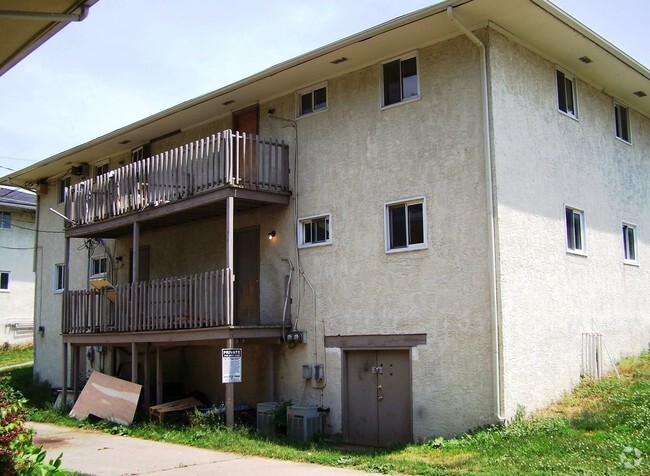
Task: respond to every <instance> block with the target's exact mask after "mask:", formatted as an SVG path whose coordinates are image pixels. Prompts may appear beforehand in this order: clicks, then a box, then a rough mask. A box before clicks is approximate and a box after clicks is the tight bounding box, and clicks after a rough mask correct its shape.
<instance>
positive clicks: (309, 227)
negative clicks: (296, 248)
mask: <svg viewBox="0 0 650 476" xmlns="http://www.w3.org/2000/svg"><path fill="white" fill-rule="evenodd" d="M298 243H299V244H300V247H301V248H306V247H310V246H318V245H329V244H331V243H332V239H331V235H330V215H329V214H327V215H317V216H311V217H305V218H301V219H300V220H298Z"/></svg>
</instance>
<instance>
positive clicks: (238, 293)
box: [234, 227, 260, 326]
mask: <svg viewBox="0 0 650 476" xmlns="http://www.w3.org/2000/svg"><path fill="white" fill-rule="evenodd" d="M234 251H235V263H234V264H235V325H237V326H257V325H259V323H260V229H259V228H258V227H253V228H244V229H242V230H236V231H235V250H234Z"/></svg>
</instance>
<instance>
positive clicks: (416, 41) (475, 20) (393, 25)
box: [0, 0, 650, 186]
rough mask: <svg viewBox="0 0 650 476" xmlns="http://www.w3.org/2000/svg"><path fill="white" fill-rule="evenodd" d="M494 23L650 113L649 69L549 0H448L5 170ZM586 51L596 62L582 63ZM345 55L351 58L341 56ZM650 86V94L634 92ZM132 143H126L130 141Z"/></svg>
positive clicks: (196, 119)
mask: <svg viewBox="0 0 650 476" xmlns="http://www.w3.org/2000/svg"><path fill="white" fill-rule="evenodd" d="M448 6H453V7H454V12H455V15H456V17H457V18H458V19H459V20H460V21H461V22H463V24H465V26H467V27H468V28H470V29H471V30H476V29H479V28H482V27H486V26H488V25H490V26H491V27H493V28H495V29H497V30H498V31H500V32H502V33H504V34H505V35H507V36H509V37H510V38H512V39H513V40H514V41H517V42H519V43H521V44H522V45H524V46H526V47H527V48H529V49H531V50H533V51H535V52H536V53H538V54H540V55H542V56H543V57H545V58H546V59H548V60H549V61H551V62H554V63H556V64H558V65H559V66H561V67H563V68H565V69H566V70H568V71H569V72H571V73H573V74H575V75H576V76H577V77H578V78H580V79H581V80H583V81H586V82H588V83H590V84H591V85H593V86H594V87H596V88H597V89H598V90H600V91H603V92H605V93H607V94H609V95H611V96H613V97H615V98H617V99H619V100H620V101H623V102H624V103H625V104H627V105H628V106H630V107H631V108H633V109H635V110H637V111H639V112H640V113H641V114H643V115H645V116H648V117H650V71H649V70H648V69H647V68H646V67H644V66H643V65H641V64H640V63H638V62H637V61H635V60H634V59H632V58H630V57H629V56H628V55H626V54H625V53H624V52H622V51H621V50H619V49H617V48H616V47H615V46H613V45H612V44H610V43H609V42H607V41H606V40H605V39H603V38H602V37H600V36H598V35H597V34H596V33H594V32H593V31H591V30H589V29H588V28H587V27H585V26H584V25H582V24H581V23H579V22H578V21H576V20H575V19H573V18H572V17H570V16H569V15H568V14H566V13H564V12H563V11H562V10H560V9H558V8H557V7H555V6H554V5H553V4H551V3H550V2H548V1H546V0H498V1H497V0H448V1H445V2H442V3H438V4H436V5H433V6H431V7H428V8H425V9H422V10H419V11H417V12H414V13H411V14H408V15H404V16H402V17H399V18H396V19H394V20H391V21H389V22H386V23H383V24H381V25H378V26H376V27H373V28H371V29H369V30H365V31H362V32H360V33H357V34H355V35H353V36H350V37H347V38H344V39H343V40H340V41H338V42H335V43H332V44H329V45H327V46H324V47H322V48H319V49H317V50H314V51H311V52H309V53H307V54H305V55H302V56H299V57H297V58H294V59H291V60H289V61H286V62H284V63H280V64H278V65H276V66H273V67H271V68H269V69H266V70H264V71H262V72H260V73H258V74H256V75H253V76H250V77H248V78H246V79H243V80H241V81H239V82H236V83H233V84H231V85H229V86H226V87H224V88H221V89H219V90H216V91H213V92H211V93H208V94H205V95H203V96H200V97H198V98H195V99H192V100H190V101H187V102H184V103H181V104H178V105H177V106H174V107H172V108H170V109H167V110H165V111H162V112H160V113H158V114H154V115H152V116H150V117H147V118H145V119H143V120H141V121H138V122H136V123H133V124H131V125H128V126H126V127H123V128H121V129H118V130H116V131H114V132H111V133H109V134H106V135H104V136H102V137H99V138H97V139H95V140H92V141H90V142H87V143H85V144H82V145H80V146H77V147H75V148H72V149H70V150H67V151H65V152H62V153H60V154H57V155H55V156H53V157H51V158H49V159H46V160H44V161H42V162H39V163H37V164H34V165H32V166H30V167H27V168H25V169H22V170H19V171H17V172H13V173H11V174H10V175H8V176H6V177H3V178H0V183H3V182H4V183H13V184H18V185H21V186H32V185H33V184H36V183H38V182H41V181H43V180H45V179H47V178H49V177H54V176H57V175H58V174H62V173H64V172H65V171H66V170H68V169H69V168H70V167H71V166H72V165H75V164H80V163H85V162H92V161H94V160H97V159H98V158H105V157H110V156H113V155H116V154H118V153H120V152H123V151H124V150H125V149H127V148H130V147H135V146H137V145H139V144H142V143H144V142H147V141H149V140H150V139H152V138H154V137H160V136H163V135H165V134H167V133H169V132H170V131H176V130H183V129H187V128H190V127H192V126H194V125H196V124H200V123H203V122H206V121H208V120H211V119H214V118H216V117H220V116H223V115H227V114H230V113H231V112H232V111H234V110H238V109H241V108H244V107H247V106H249V105H252V104H255V103H259V102H266V101H271V100H272V99H274V98H276V97H281V96H283V95H285V94H288V93H291V92H293V91H296V90H298V89H300V88H302V87H305V86H309V85H311V84H314V83H316V82H319V81H322V80H324V79H328V78H334V77H337V76H340V75H343V74H346V73H348V72H350V71H353V70H356V69H359V68H362V67H364V66H367V65H370V64H375V63H377V62H379V61H381V60H383V59H388V58H391V57H393V56H397V55H399V54H402V53H404V52H405V51H409V50H412V49H416V48H421V47H424V46H427V45H430V44H434V43H438V42H440V41H444V40H446V39H449V38H452V37H454V36H457V35H459V34H460V32H459V31H458V29H457V27H456V26H455V25H454V24H453V23H452V22H451V20H450V19H449V17H448V15H447V14H446V10H447V7H448ZM584 56H587V57H589V58H590V59H591V60H592V62H591V63H589V64H585V63H583V62H582V61H581V60H580V58H581V57H584ZM341 58H346V60H345V61H342V62H341V61H338V60H340V59H341ZM636 91H644V92H645V93H646V94H648V96H647V97H637V96H636V95H635V94H634V92H636ZM125 144H127V145H125Z"/></svg>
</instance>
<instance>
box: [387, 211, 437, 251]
mask: <svg viewBox="0 0 650 476" xmlns="http://www.w3.org/2000/svg"><path fill="white" fill-rule="evenodd" d="M384 220H385V224H386V251H402V250H410V249H422V248H426V247H427V240H426V213H425V204H424V198H415V199H411V200H406V201H401V202H391V203H388V204H386V205H385V216H384Z"/></svg>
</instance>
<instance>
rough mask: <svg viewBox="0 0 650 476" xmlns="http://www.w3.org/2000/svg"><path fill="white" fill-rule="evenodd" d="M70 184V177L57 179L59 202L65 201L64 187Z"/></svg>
mask: <svg viewBox="0 0 650 476" xmlns="http://www.w3.org/2000/svg"><path fill="white" fill-rule="evenodd" d="M71 184H72V179H71V178H70V177H66V178H63V179H61V180H60V181H59V203H63V202H64V201H65V189H66V188H68V187H69V186H70V185H71Z"/></svg>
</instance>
